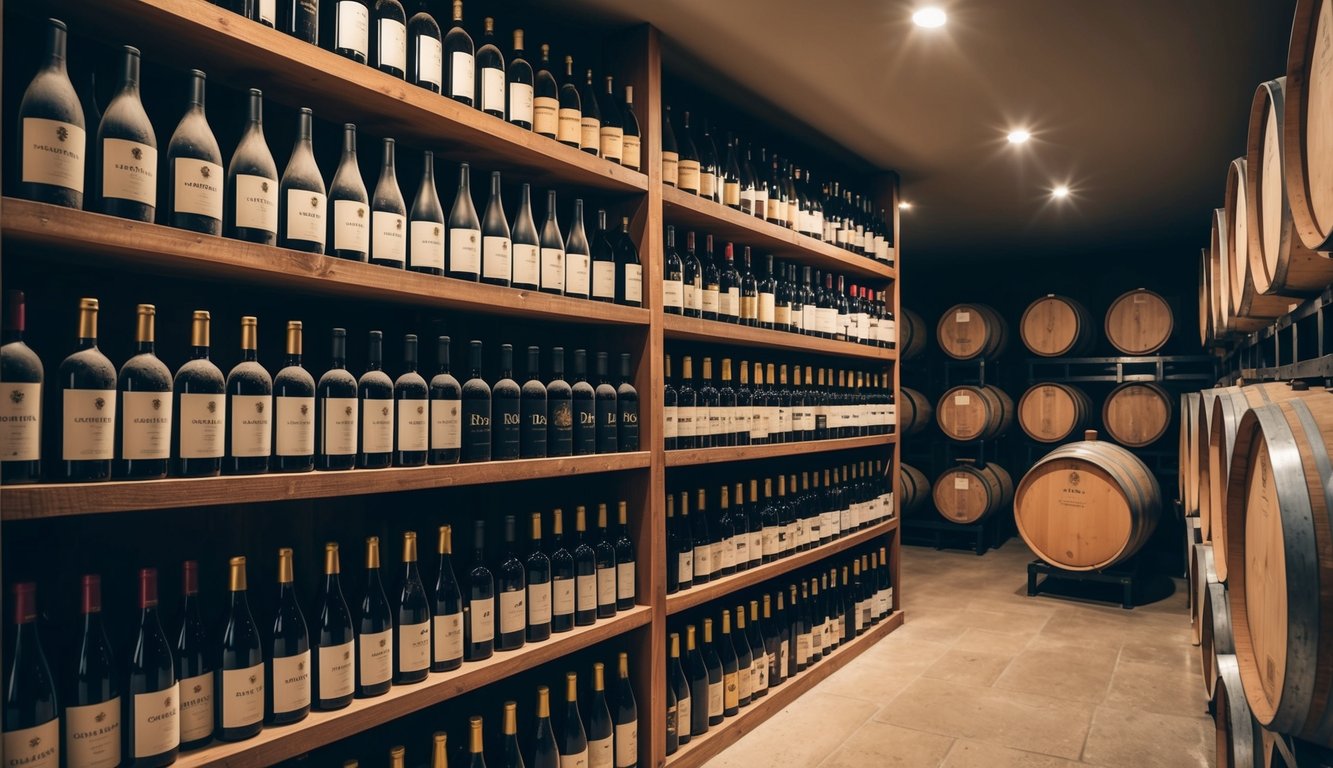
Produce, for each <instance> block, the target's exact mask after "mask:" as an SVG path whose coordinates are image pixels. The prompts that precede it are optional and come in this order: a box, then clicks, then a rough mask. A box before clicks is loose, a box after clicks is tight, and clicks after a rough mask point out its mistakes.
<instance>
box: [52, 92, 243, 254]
mask: <svg viewBox="0 0 1333 768" xmlns="http://www.w3.org/2000/svg"><path fill="white" fill-rule="evenodd" d="M204 83H205V76H204V73H203V72H200V71H199V70H197V69H192V70H190V95H189V98H188V100H187V102H186V107H185V114H184V115H183V116H182V117H181V120H180V122H179V123H178V124H177V125H176V130H175V132H174V133H172V134H171V140H170V141H169V142H168V143H167V176H168V182H167V211H168V213H169V216H170V218H169V220H168V223H169V224H171V226H173V227H179V228H181V229H188V230H190V231H192V232H202V233H204V234H206V235H220V234H222V199H223V190H222V186H223V183H224V182H225V181H226V175H225V174H224V172H223V169H222V150H221V149H219V148H218V140H217V138H216V137H215V136H214V135H213V129H212V128H210V127H209V125H208V117H207V116H206V115H205V114H204ZM25 122H26V121H25Z"/></svg>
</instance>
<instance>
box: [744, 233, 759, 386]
mask: <svg viewBox="0 0 1333 768" xmlns="http://www.w3.org/2000/svg"><path fill="white" fill-rule="evenodd" d="M752 266H753V265H752V264H751V261H750V246H748V245H747V246H745V248H744V250H742V251H741V280H740V298H741V316H740V322H741V325H748V326H751V327H757V326H758V325H759V281H758V280H757V279H756V278H755V274H754V270H753V268H752ZM755 383H756V384H757V383H758V382H757V381H756V382H755Z"/></svg>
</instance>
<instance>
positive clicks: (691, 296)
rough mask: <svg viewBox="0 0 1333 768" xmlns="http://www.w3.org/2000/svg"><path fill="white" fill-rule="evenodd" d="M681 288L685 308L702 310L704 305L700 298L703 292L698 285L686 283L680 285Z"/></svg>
mask: <svg viewBox="0 0 1333 768" xmlns="http://www.w3.org/2000/svg"><path fill="white" fill-rule="evenodd" d="M682 288H683V293H684V300H685V308H686V309H696V310H702V309H703V305H704V300H703V296H702V294H703V291H701V290H700V289H699V285H698V284H697V283H693V282H686V283H684V284H683V285H682Z"/></svg>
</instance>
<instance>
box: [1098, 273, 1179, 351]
mask: <svg viewBox="0 0 1333 768" xmlns="http://www.w3.org/2000/svg"><path fill="white" fill-rule="evenodd" d="M1105 326H1106V338H1107V340H1108V341H1110V342H1111V345H1112V346H1113V347H1115V348H1116V349H1118V350H1120V351H1121V352H1124V353H1125V354H1127V355H1151V354H1152V353H1154V352H1156V351H1157V350H1159V349H1161V348H1162V347H1163V345H1165V344H1166V342H1167V341H1168V340H1169V339H1170V338H1171V330H1172V328H1173V327H1174V321H1173V319H1172V316H1171V307H1170V306H1168V305H1167V303H1166V300H1165V299H1163V298H1162V297H1161V296H1158V295H1157V294H1156V293H1153V292H1152V291H1150V290H1148V289H1146V288H1138V289H1136V290H1133V291H1130V292H1128V293H1124V294H1121V295H1120V297H1118V298H1117V299H1116V300H1115V301H1113V302H1111V308H1110V309H1108V310H1106V323H1105Z"/></svg>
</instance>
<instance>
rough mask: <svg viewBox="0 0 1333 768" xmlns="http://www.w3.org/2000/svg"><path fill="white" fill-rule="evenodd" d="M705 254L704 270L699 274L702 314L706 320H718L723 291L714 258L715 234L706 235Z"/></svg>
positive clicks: (719, 273) (702, 262)
mask: <svg viewBox="0 0 1333 768" xmlns="http://www.w3.org/2000/svg"><path fill="white" fill-rule="evenodd" d="M704 243H705V245H704V256H703V258H702V259H700V263H701V264H702V265H703V271H702V272H700V274H699V278H700V280H699V282H700V290H701V293H700V295H699V310H700V316H701V317H703V319H705V320H717V319H719V318H718V311H719V309H720V307H719V303H720V302H719V299H720V298H721V291H722V274H721V272H719V271H718V268H717V261H716V260H715V259H714V258H713V236H712V235H707V236H705V237H704Z"/></svg>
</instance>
